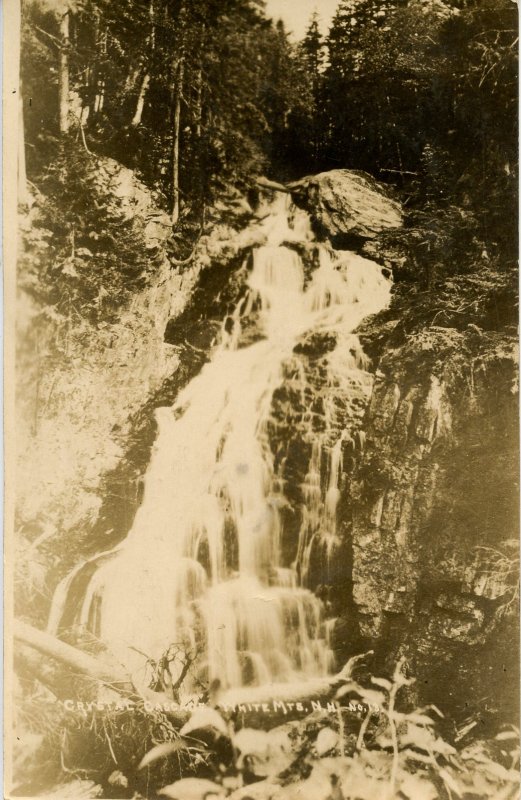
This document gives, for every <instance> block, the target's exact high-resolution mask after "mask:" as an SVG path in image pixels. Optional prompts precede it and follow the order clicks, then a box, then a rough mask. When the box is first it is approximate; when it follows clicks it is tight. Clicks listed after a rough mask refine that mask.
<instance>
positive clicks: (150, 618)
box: [51, 195, 390, 690]
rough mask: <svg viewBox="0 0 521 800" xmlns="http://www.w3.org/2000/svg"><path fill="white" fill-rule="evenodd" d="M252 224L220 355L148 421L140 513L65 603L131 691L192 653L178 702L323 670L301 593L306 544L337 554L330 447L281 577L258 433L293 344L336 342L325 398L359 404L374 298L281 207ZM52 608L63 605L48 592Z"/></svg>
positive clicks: (323, 630) (310, 605)
mask: <svg viewBox="0 0 521 800" xmlns="http://www.w3.org/2000/svg"><path fill="white" fill-rule="evenodd" d="M255 224H256V230H257V234H259V233H260V234H261V238H262V241H263V242H264V243H263V244H262V246H258V247H257V248H256V249H255V250H254V252H253V266H252V269H251V271H250V273H249V278H248V293H247V296H246V299H244V298H243V299H241V301H240V303H239V305H238V306H237V308H236V310H235V313H234V314H233V316H232V320H233V325H232V329H231V330H230V326H229V325H225V324H224V322H223V329H222V335H221V341H220V344H218V345H217V346H216V347H215V350H214V352H213V354H212V357H211V360H210V361H209V362H208V363H207V364H206V365H205V366H204V367H203V369H202V370H201V372H200V374H199V375H198V376H197V377H195V378H194V379H193V380H192V381H191V382H190V383H189V384H188V385H187V386H186V387H185V389H184V390H183V391H181V393H180V394H179V396H178V398H177V401H176V402H175V404H174V405H173V406H172V407H171V408H160V409H158V410H157V411H156V418H157V424H158V434H157V438H156V442H155V445H154V448H153V452H152V457H151V461H150V465H149V468H148V471H147V474H146V477H145V489H144V497H143V502H142V505H141V506H140V508H139V509H138V512H137V514H136V517H135V520H134V524H133V527H132V529H131V531H130V533H129V534H128V536H127V538H126V539H125V540H124V541H123V542H122V544H121V545H120V546H119V548H117V549H116V551H114V552H112V553H110V554H108V557H105V558H103V559H100V562H99V564H96V565H95V568H94V569H92V568H91V573H93V574H89V580H88V585H87V588H86V590H85V591H84V594H83V597H82V600H81V602H80V603H79V608H78V614H77V622H78V623H79V624H80V625H83V626H86V627H87V628H88V629H89V630H90V631H91V632H92V633H93V634H94V635H95V636H97V637H99V639H100V640H102V641H103V642H104V643H105V644H106V645H107V646H108V647H109V649H110V650H111V651H112V652H113V653H114V654H115V656H116V657H117V658H119V659H120V660H121V661H122V662H123V663H125V664H126V665H127V667H128V668H129V669H130V670H131V671H132V673H133V675H134V678H135V680H136V683H138V684H139V683H140V682H144V681H146V679H147V678H146V675H147V661H148V659H154V660H155V661H156V662H157V661H158V660H159V659H160V658H161V657H162V656H163V654H164V653H165V652H166V651H167V650H169V649H170V652H171V653H172V645H175V646H176V647H178V649H179V651H184V652H192V653H195V652H198V653H199V657H198V660H197V672H196V673H195V674H192V677H187V679H186V680H187V682H188V686H187V688H188V690H190V689H195V688H196V686H197V685H198V684H197V681H198V680H199V681H208V680H212V679H214V678H218V679H219V680H220V681H221V684H222V685H223V686H224V687H241V686H245V685H261V684H264V683H268V682H285V681H292V680H296V679H307V678H313V677H317V676H323V675H326V674H327V673H328V671H330V669H331V668H332V653H331V650H330V648H329V644H328V636H327V629H328V626H327V625H326V624H325V619H324V613H323V608H322V604H321V601H320V600H319V599H318V598H317V597H315V596H314V594H313V593H312V592H311V591H309V590H308V589H307V588H306V586H305V577H306V574H307V565H308V562H309V558H310V552H311V546H312V542H313V540H316V538H317V537H322V538H323V539H324V541H325V542H326V549H327V551H328V553H329V555H331V553H332V552H333V549H334V545H335V543H336V540H337V532H336V509H337V504H338V499H339V479H340V473H341V458H342V445H343V439H344V438H345V435H342V436H340V438H339V439H338V441H337V442H336V443H335V444H334V446H332V447H330V446H328V445H327V444H326V443H325V442H323V441H319V440H317V441H315V442H314V444H313V447H312V455H311V461H310V465H309V468H308V475H307V478H306V485H305V486H304V487H303V495H304V498H305V507H304V509H303V511H302V528H301V533H300V540H299V543H298V554H297V560H296V562H295V563H294V564H293V565H288V564H284V563H282V554H281V536H282V533H283V531H282V519H281V513H280V509H281V507H282V506H283V504H284V503H285V502H286V499H285V497H284V492H283V488H281V487H282V486H283V482H281V481H280V480H278V477H277V475H276V474H275V468H274V459H273V455H272V452H271V449H270V443H269V437H268V425H269V422H270V415H271V407H272V400H273V395H274V393H275V391H276V390H277V388H278V387H279V386H280V385H281V384H282V382H283V380H284V365H285V364H286V363H287V362H288V360H290V359H291V358H292V354H293V349H294V347H295V345H296V344H297V343H298V341H299V339H300V338H301V337H302V336H304V335H306V334H308V333H309V332H317V333H332V334H334V335H335V337H336V341H337V345H336V347H335V348H334V349H333V350H332V351H331V352H330V353H329V354H328V358H327V377H326V383H327V384H328V385H330V386H331V387H336V388H337V389H338V391H340V392H344V394H346V396H349V397H351V396H352V395H353V393H355V394H356V392H359V393H361V395H363V396H366V395H367V386H368V385H370V377H369V376H368V374H367V372H366V371H365V367H366V363H365V358H364V355H363V353H362V351H361V348H360V344H359V342H358V340H357V338H356V336H355V335H354V334H353V330H354V329H355V328H356V327H357V325H358V324H359V323H360V322H361V320H362V319H364V317H366V316H367V315H368V314H371V313H374V312H377V311H379V310H381V309H382V308H384V307H385V306H386V305H387V304H388V302H389V297H390V283H389V281H388V280H387V279H386V278H385V277H384V276H383V275H382V272H381V268H380V267H379V266H378V265H377V264H375V263H374V262H371V261H368V260H366V259H363V258H361V257H359V256H357V255H355V254H353V253H349V252H336V253H335V252H334V251H330V250H328V249H327V248H326V247H325V246H320V247H318V246H316V245H313V244H312V242H313V234H312V231H311V226H310V222H309V217H308V215H307V214H306V213H305V212H303V211H301V210H298V209H296V208H295V207H294V206H293V205H292V204H291V200H290V198H289V197H287V196H285V195H279V196H278V197H277V198H276V200H275V201H273V202H272V203H271V204H270V205H269V206H268V207H267V209H266V210H265V217H264V219H263V220H262V221H260V222H257V223H255ZM292 243H300V244H302V245H304V246H306V244H307V245H308V246H311V247H313V246H315V247H316V248H317V252H318V254H319V258H318V261H319V263H318V266H317V268H316V269H315V270H314V271H313V272H312V274H311V277H310V278H308V279H307V280H306V276H305V270H304V265H303V262H302V259H301V257H300V255H299V254H298V253H297V250H296V249H294V247H292V246H291V244H292ZM253 314H255V315H258V327H259V332H260V334H261V337H262V338H259V339H258V340H257V341H255V342H254V343H253V344H250V345H249V346H242V347H241V346H240V342H241V332H242V326H243V324H244V322H245V321H246V320H248V319H249V318H251V315H253ZM326 389H327V386H326ZM328 402H330V399H328V397H327V392H326V400H325V414H326V416H327V415H333V414H334V413H335V409H334V408H333V407H332V406H331V407H329V406H328ZM323 452H326V457H327V459H328V463H329V467H328V475H327V481H326V485H325V486H324V487H322V485H321V476H320V462H321V459H322V453H323ZM67 580H68V581H69V584H70V582H71V580H70V577H69V579H66V581H65V584H66V585H68V584H67ZM65 594H66V592H65ZM57 596H59V597H60V598H61V600H60V602H61V603H62V604H63V596H64V587H63V586H62V587H61V591H58V592H57ZM51 616H52V619H53V623H52V625H53V626H54V627H55V628H56V627H57V626H58V624H59V623H58V619H59V617H60V613H59V611H57V610H56V608H54V609H53V611H52V612H51ZM176 652H177V651H176ZM171 661H172V664H173V666H172V665H171V669H172V670H174V669H178V671H179V670H180V669H181V667H180V666H179V665H178V667H175V664H174V662H175V658H174V656H172V659H171ZM190 681H191V682H192V683H191V685H190Z"/></svg>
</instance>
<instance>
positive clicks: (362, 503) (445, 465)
mask: <svg viewBox="0 0 521 800" xmlns="http://www.w3.org/2000/svg"><path fill="white" fill-rule="evenodd" d="M515 345H516V341H515V339H513V338H508V337H506V336H504V335H501V334H492V333H483V332H478V331H476V330H474V329H473V328H471V327H469V329H468V330H467V331H464V332H460V331H456V330H454V329H448V328H434V327H432V328H430V329H426V330H424V331H423V332H422V333H419V334H417V335H415V336H411V337H409V339H408V341H406V343H405V344H403V345H402V346H401V347H398V348H395V349H392V348H387V349H384V351H383V354H382V356H381V358H380V362H379V369H378V372H377V375H376V380H375V383H374V388H373V393H372V398H371V402H370V405H369V408H368V411H367V414H366V419H365V423H364V428H365V432H366V440H365V448H364V451H363V454H362V455H361V457H360V459H359V462H358V465H357V469H356V473H355V476H354V478H353V479H352V480H351V482H350V486H349V489H348V492H347V493H346V498H345V501H344V502H345V504H346V505H347V506H348V507H349V508H350V517H351V526H352V531H351V537H352V539H351V541H352V556H351V557H352V596H351V597H350V598H348V605H349V606H350V613H351V615H354V617H355V625H354V628H355V630H356V633H357V634H358V635H359V636H360V639H361V641H362V642H363V643H364V644H367V645H369V646H371V647H373V648H375V650H376V652H377V657H378V656H380V658H381V659H382V660H384V661H385V660H388V661H392V659H393V658H396V657H397V655H398V654H399V653H405V654H406V655H408V657H409V658H410V660H411V661H412V663H413V664H414V667H415V669H416V670H417V672H418V674H419V675H420V676H421V675H422V674H424V673H425V674H426V675H428V678H427V679H426V680H428V683H429V686H428V691H427V692H426V694H428V695H429V697H430V699H431V700H432V699H433V696H434V695H443V694H444V693H445V694H447V692H449V693H450V692H451V691H452V688H454V684H455V683H463V684H465V687H464V689H463V692H462V695H461V705H462V710H464V709H465V707H469V706H472V705H473V703H474V702H478V700H479V699H480V698H482V697H483V696H485V697H486V695H487V694H489V693H490V694H496V697H495V699H494V702H495V703H496V705H497V703H499V705H501V702H502V700H501V691H498V692H494V690H493V687H492V684H494V683H495V684H496V688H499V689H500V686H501V679H502V675H503V673H504V671H505V670H507V671H509V672H510V671H511V670H512V669H514V665H515V659H516V656H515V652H514V653H513V658H509V653H510V655H512V652H513V651H515V650H516V648H515V647H512V646H509V644H508V643H509V642H510V643H512V642H515V641H517V623H516V620H517V606H518V590H517V580H518V571H517V531H518V519H517V497H518V457H517V455H518V448H517V442H518V405H517V385H516V379H517V367H516V363H517V362H516V353H515ZM350 627H351V629H352V628H353V620H352V619H351V621H350ZM508 684H509V686H510V687H511V686H512V682H511V679H510V678H509V680H508ZM426 688H427V687H426ZM480 692H481V695H480V698H478V697H477V694H479V693H480ZM471 695H473V696H471ZM503 700H504V702H505V703H507V702H508V701H510V703H512V697H511V693H510V697H509V698H508V697H505V698H503Z"/></svg>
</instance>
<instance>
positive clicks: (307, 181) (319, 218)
mask: <svg viewBox="0 0 521 800" xmlns="http://www.w3.org/2000/svg"><path fill="white" fill-rule="evenodd" d="M289 189H290V191H291V193H292V196H293V198H294V200H295V202H296V203H297V204H299V205H301V206H302V207H304V208H305V209H306V210H307V211H308V212H309V213H310V214H311V218H312V220H313V223H314V226H315V229H316V231H317V234H318V235H319V236H320V237H322V238H329V239H331V240H332V241H333V243H334V244H335V246H341V245H342V243H343V242H344V241H346V240H347V242H349V240H353V239H360V240H363V239H373V238H374V237H375V236H377V235H378V234H379V233H381V232H382V231H383V230H386V229H388V228H399V227H400V226H401V225H402V212H401V207H400V204H399V203H397V202H396V201H395V200H393V199H391V198H390V197H389V194H388V191H387V190H386V188H385V187H384V186H383V185H382V184H379V183H378V182H377V181H375V180H374V178H372V177H371V176H370V175H367V174H366V173H364V172H358V171H354V170H349V169H333V170H330V171H329V172H321V173H320V174H318V175H312V176H308V177H306V178H302V179H301V180H299V181H296V182H294V183H291V184H289ZM346 249H347V248H346Z"/></svg>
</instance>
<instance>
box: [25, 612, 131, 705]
mask: <svg viewBox="0 0 521 800" xmlns="http://www.w3.org/2000/svg"><path fill="white" fill-rule="evenodd" d="M13 631H14V638H15V639H16V640H17V641H19V642H22V643H23V644H26V645H29V646H30V647H32V648H33V649H35V650H38V651H39V652H40V653H42V654H43V655H46V656H49V657H50V658H53V659H55V660H56V661H60V662H61V663H62V664H66V665H67V666H68V667H69V668H70V669H71V670H73V671H75V672H79V673H80V674H81V675H83V676H84V677H86V678H90V679H92V680H94V681H98V682H99V683H104V684H109V685H110V686H111V687H112V688H114V689H115V690H116V691H122V692H128V691H131V690H133V686H132V681H131V680H130V678H129V676H128V675H126V674H125V673H124V672H123V670H121V671H119V670H117V668H116V667H114V666H112V665H110V664H107V663H105V662H104V661H103V660H101V659H99V658H95V657H94V656H91V655H89V654H88V653H85V652H84V651H83V650H78V649H77V648H76V647H72V645H70V644H67V642H62V640H61V639H57V638H56V637H55V636H51V635H50V634H49V633H45V632H44V631H39V630H38V629H37V628H34V627H33V626H32V625H28V624H27V623H26V622H21V621H20V620H15V622H14V626H13Z"/></svg>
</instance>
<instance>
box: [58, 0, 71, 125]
mask: <svg viewBox="0 0 521 800" xmlns="http://www.w3.org/2000/svg"><path fill="white" fill-rule="evenodd" d="M69 26H70V15H69V12H68V11H67V12H66V13H65V14H64V15H63V16H62V18H61V20H60V67H59V72H58V81H59V103H60V112H59V114H60V133H67V131H68V130H69V47H70V41H69Z"/></svg>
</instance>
